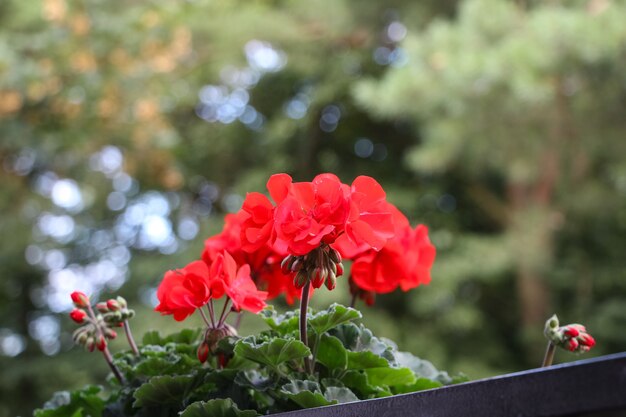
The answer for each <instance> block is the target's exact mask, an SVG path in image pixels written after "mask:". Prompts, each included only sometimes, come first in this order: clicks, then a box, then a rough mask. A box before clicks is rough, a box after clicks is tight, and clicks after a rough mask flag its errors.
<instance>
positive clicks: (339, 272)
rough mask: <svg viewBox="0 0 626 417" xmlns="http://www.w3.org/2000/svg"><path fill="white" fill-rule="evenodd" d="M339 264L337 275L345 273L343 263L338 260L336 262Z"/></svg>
mask: <svg viewBox="0 0 626 417" xmlns="http://www.w3.org/2000/svg"><path fill="white" fill-rule="evenodd" d="M335 265H336V266H337V272H336V273H335V275H337V276H338V277H340V276H342V275H343V264H342V263H341V262H338V263H336V264H335Z"/></svg>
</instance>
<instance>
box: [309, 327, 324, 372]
mask: <svg viewBox="0 0 626 417" xmlns="http://www.w3.org/2000/svg"><path fill="white" fill-rule="evenodd" d="M321 342H322V338H321V335H319V334H316V335H315V346H313V359H312V360H311V367H312V368H313V371H315V363H316V362H317V349H318V348H319V346H320V343H321Z"/></svg>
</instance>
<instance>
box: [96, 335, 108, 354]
mask: <svg viewBox="0 0 626 417" xmlns="http://www.w3.org/2000/svg"><path fill="white" fill-rule="evenodd" d="M96 346H97V347H98V350H99V351H100V352H102V351H103V350H104V349H105V348H106V347H107V341H106V339H105V338H104V336H102V335H100V336H98V341H97V343H96Z"/></svg>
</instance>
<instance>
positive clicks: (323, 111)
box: [0, 0, 626, 416]
mask: <svg viewBox="0 0 626 417" xmlns="http://www.w3.org/2000/svg"><path fill="white" fill-rule="evenodd" d="M625 7H626V6H625V5H624V4H622V3H621V2H618V1H611V0H585V1H582V0H575V1H568V2H566V1H561V2H559V1H552V2H536V1H526V2H524V1H517V2H513V1H504V0H502V1H495V0H493V1H488V0H481V1H479V0H463V1H455V0H448V1H434V0H430V1H421V2H411V1H404V0H397V1H392V2H376V1H356V0H341V1H330V0H314V1H308V2H298V1H268V0H256V1H237V0H231V1H212V0H195V1H188V2H181V1H179V2H156V1H148V0H142V1H133V2H122V1H119V0H114V1H107V2H101V1H96V0H41V1H34V2H31V1H18V0H5V1H3V2H2V4H0V137H2V141H1V142H0V159H1V160H2V165H3V167H2V169H0V189H1V192H0V207H1V209H2V214H3V216H2V217H1V218H0V232H1V233H2V236H3V237H4V239H2V241H0V261H1V262H0V272H1V273H2V281H1V284H0V314H1V317H2V319H0V366H2V369H3V372H2V373H0V392H1V394H0V416H5V415H6V416H9V415H16V414H23V415H26V414H28V413H30V410H32V408H33V407H34V406H35V405H36V404H40V403H43V401H44V400H46V399H48V398H50V395H51V394H52V392H53V391H55V390H58V389H62V388H69V387H71V386H76V387H78V386H82V385H83V384H85V383H87V382H91V383H93V382H94V380H95V379H96V378H98V377H102V376H103V375H104V374H105V373H106V372H107V369H106V367H105V366H104V365H103V364H98V365H93V364H92V361H91V359H90V357H89V356H88V355H87V354H84V355H81V354H79V353H78V352H76V351H74V352H73V353H72V357H71V358H70V357H69V355H68V353H67V351H68V350H69V349H70V348H71V344H70V339H69V333H68V329H66V327H68V326H66V324H67V319H66V318H64V317H63V316H62V315H59V313H63V312H64V311H63V310H64V308H66V307H65V306H66V304H64V303H66V301H67V294H68V293H69V291H70V290H73V289H74V288H87V289H90V290H92V291H93V292H94V293H99V292H103V293H107V292H108V291H110V290H115V289H116V288H117V287H118V286H119V285H121V284H122V283H124V285H123V287H122V290H121V292H122V295H123V296H125V297H126V298H127V299H129V300H131V302H132V300H137V299H141V300H143V301H144V302H145V307H144V308H143V309H141V308H139V309H138V320H137V321H138V323H137V324H138V325H137V330H136V331H137V332H139V333H141V332H143V331H144V330H147V329H149V328H155V327H158V328H163V327H167V326H172V324H173V323H171V321H169V320H166V319H162V318H159V317H158V316H157V315H156V314H155V313H153V312H151V311H150V310H151V306H150V296H151V294H152V293H151V292H150V291H151V289H153V288H154V286H155V285H156V284H157V282H158V280H159V279H160V277H161V276H162V273H163V271H165V270H167V269H170V268H174V267H177V266H181V265H183V264H184V263H185V262H187V261H189V260H191V259H194V258H197V257H198V254H199V252H200V250H201V247H202V240H203V239H204V238H205V237H206V236H208V235H210V234H211V233H213V232H215V231H217V230H219V228H220V225H221V217H222V215H223V214H224V213H226V212H230V211H234V210H236V209H237V208H238V205H239V204H240V202H241V198H242V195H243V193H244V192H245V191H248V190H259V191H262V190H263V182H264V181H265V179H266V178H267V177H268V176H269V175H270V174H272V173H274V172H278V171H285V172H289V173H290V174H292V175H294V177H296V178H297V179H306V180H308V179H310V178H311V177H312V176H313V175H314V174H315V173H317V172H323V171H332V172H336V173H337V174H338V175H340V176H341V177H342V179H344V180H345V181H347V182H349V181H350V180H351V179H352V178H353V177H355V176H356V175H359V174H368V175H372V176H374V177H376V178H377V179H378V180H379V181H380V182H381V183H382V184H383V185H384V187H385V189H386V190H388V193H389V199H390V200H391V201H392V202H394V203H395V204H397V205H398V206H399V207H400V208H401V209H402V210H403V211H404V212H405V213H407V214H408V215H409V217H410V218H411V219H412V220H413V221H414V222H422V223H425V224H427V225H429V227H430V230H431V236H432V239H433V241H434V243H435V244H436V246H437V247H438V250H439V252H438V260H437V262H436V268H435V270H434V271H433V283H432V284H431V285H430V286H429V287H424V288H418V289H417V290H415V291H413V292H411V293H408V294H404V293H397V294H396V293H394V294H389V295H386V296H383V297H379V298H378V300H377V307H376V308H375V309H372V310H368V311H366V312H365V313H364V314H365V320H366V322H367V323H368V325H370V327H372V328H373V329H374V330H375V331H376V332H377V333H378V334H381V335H384V336H386V337H392V338H394V340H397V341H398V342H399V343H400V345H401V347H402V349H404V350H409V351H411V352H414V353H416V354H417V355H418V356H424V357H429V358H432V359H433V360H434V361H435V362H436V363H439V364H445V366H446V368H448V369H453V370H464V371H466V372H467V373H468V374H470V375H471V376H476V377H478V376H486V375H493V374H495V373H498V372H503V371H512V370H519V369H522V368H524V367H528V366H535V365H536V364H538V362H539V357H540V355H541V354H540V352H537V351H535V350H541V348H539V347H535V348H533V346H534V345H533V344H532V343H531V342H530V341H532V340H535V339H536V337H538V335H540V334H541V327H542V322H543V320H545V318H546V317H547V316H548V315H549V314H548V313H552V312H553V311H554V312H558V313H559V315H560V316H561V317H563V318H564V319H565V320H567V321H584V320H587V323H586V324H588V325H589V328H590V330H591V331H592V333H593V334H594V335H597V336H598V337H597V338H598V341H599V346H598V350H597V351H598V352H600V353H602V352H611V351H616V350H623V349H624V346H625V345H626V340H624V338H623V336H621V333H622V332H621V331H620V329H621V328H623V326H624V315H623V305H624V302H626V299H624V297H625V296H624V294H625V291H624V290H625V289H626V288H624V285H625V284H624V282H626V280H624V276H623V275H624V271H625V269H624V261H623V254H622V252H623V250H622V248H623V247H624V237H623V236H625V235H626V234H625V233H624V229H625V228H626V218H625V217H624V210H625V209H626V207H625V205H626V198H624V193H625V192H626V191H625V190H626V185H625V184H626V166H625V165H624V163H623V162H622V161H620V156H621V155H623V154H624V149H623V147H624V146H626V145H625V142H624V141H623V140H621V139H620V138H621V136H620V135H623V133H622V132H623V131H624V126H623V124H624V121H623V117H622V114H623V112H624V97H625V91H624V88H625V87H624V83H623V80H622V75H621V74H623V73H624V69H625V68H624V66H625V62H626V61H625V60H624V52H623V51H624V49H625V48H624V45H625V42H626V40H625V39H624V38H625V36H626V33H625V29H624V25H623V24H621V22H623V21H624V20H625V19H624V17H626V16H625V15H626V9H625ZM77 196H78V197H77ZM341 284H342V283H341V281H340V283H339V288H338V290H336V291H333V292H332V293H327V292H326V291H319V292H318V293H317V294H316V296H315V297H314V299H313V301H314V303H315V302H319V303H320V304H318V305H324V304H325V305H328V303H329V302H330V301H341V302H344V303H345V302H346V301H347V297H348V293H347V289H346V285H341ZM344 284H345V283H344ZM135 304H136V305H137V303H135ZM538 320H539V321H541V323H540V324H539V325H538V326H537V321H538ZM255 324H258V321H254V320H248V321H247V322H244V327H245V326H249V327H248V328H252V327H254V325H255ZM170 328H172V327H170ZM334 336H335V337H337V338H339V339H341V337H340V335H334ZM329 340H333V339H328V340H327V339H324V338H322V343H323V346H325V347H324V349H332V347H333V343H334V342H330V341H329ZM335 344H336V343H335ZM113 348H114V349H115V347H113ZM42 352H47V354H49V355H55V357H54V358H51V357H49V356H46V355H43V354H42ZM531 352H533V353H531ZM354 378H355V382H354V383H355V384H357V383H358V380H359V379H358V377H357V376H354ZM419 381H420V380H419V379H418V380H417V382H415V383H416V384H419ZM361 382H362V381H361ZM364 389H365V388H364ZM323 392H326V391H323ZM25 393H28V398H27V399H25V397H24V395H26V394H25ZM335 394H336V395H337V396H341V395H342V394H341V393H335ZM335 394H333V395H335ZM329 395H330V394H329ZM198 412H202V411H200V410H199V411H198Z"/></svg>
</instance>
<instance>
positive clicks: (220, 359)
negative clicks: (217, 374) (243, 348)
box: [217, 353, 229, 368]
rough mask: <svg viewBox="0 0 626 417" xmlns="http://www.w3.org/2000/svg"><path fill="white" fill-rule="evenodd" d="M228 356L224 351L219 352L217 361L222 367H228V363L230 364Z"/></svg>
mask: <svg viewBox="0 0 626 417" xmlns="http://www.w3.org/2000/svg"><path fill="white" fill-rule="evenodd" d="M228 361H229V359H228V357H227V356H226V355H224V354H223V353H218V354H217V363H219V365H220V368H226V365H228Z"/></svg>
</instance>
